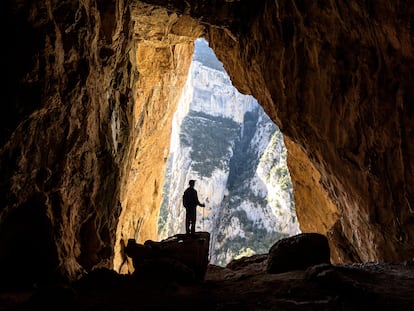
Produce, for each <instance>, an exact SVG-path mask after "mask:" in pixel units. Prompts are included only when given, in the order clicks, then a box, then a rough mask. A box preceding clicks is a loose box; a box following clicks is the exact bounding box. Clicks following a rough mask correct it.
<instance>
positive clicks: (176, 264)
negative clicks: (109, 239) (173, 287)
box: [125, 232, 210, 283]
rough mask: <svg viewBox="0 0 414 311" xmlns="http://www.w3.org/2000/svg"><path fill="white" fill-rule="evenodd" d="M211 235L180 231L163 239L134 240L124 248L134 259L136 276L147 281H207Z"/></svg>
mask: <svg viewBox="0 0 414 311" xmlns="http://www.w3.org/2000/svg"><path fill="white" fill-rule="evenodd" d="M209 243H210V234H209V233H208V232H196V233H195V235H193V236H188V235H185V234H177V235H174V236H172V237H169V238H168V239H166V240H163V241H160V242H154V241H151V240H148V241H146V242H145V243H144V244H138V243H136V242H135V240H134V239H130V240H129V241H128V245H127V246H126V248H125V252H126V254H127V256H129V257H131V258H132V261H133V265H134V269H135V271H134V275H136V276H137V277H139V278H145V279H148V280H151V279H155V280H159V279H167V280H174V281H177V282H180V283H193V282H199V281H203V280H204V276H205V273H206V270H207V265H208V251H209Z"/></svg>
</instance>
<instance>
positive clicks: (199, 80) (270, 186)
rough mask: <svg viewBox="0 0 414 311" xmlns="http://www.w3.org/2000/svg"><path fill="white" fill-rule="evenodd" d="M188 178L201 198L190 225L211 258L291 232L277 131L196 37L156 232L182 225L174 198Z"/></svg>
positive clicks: (260, 246)
mask: <svg viewBox="0 0 414 311" xmlns="http://www.w3.org/2000/svg"><path fill="white" fill-rule="evenodd" d="M190 179H194V180H196V186H195V188H196V189H197V191H198V196H199V199H200V201H201V202H204V203H205V204H206V207H205V208H201V207H198V210H197V226H196V230H197V231H208V232H209V233H210V235H211V239H210V263H212V264H216V265H221V266H225V265H226V264H227V263H228V262H230V261H231V260H232V259H234V258H239V257H242V256H251V255H253V254H261V253H267V252H268V250H269V248H270V246H271V245H273V244H274V243H275V242H276V241H277V240H279V239H281V238H284V237H287V236H291V235H294V234H297V233H299V224H298V221H297V218H296V213H295V209H294V198H293V192H292V183H291V180H290V174H289V170H288V168H287V164H286V148H285V146H284V142H283V136H282V133H281V132H280V130H279V129H278V127H277V126H276V125H275V124H274V123H273V122H272V121H271V120H270V118H269V117H268V116H267V115H266V114H265V113H264V111H263V109H262V107H261V106H260V105H259V104H258V102H257V101H256V99H255V98H253V97H252V96H248V95H243V94H241V93H239V92H238V91H237V90H236V89H235V88H234V87H233V85H232V83H231V80H230V77H229V76H228V75H227V73H226V71H225V70H224V68H223V65H222V63H221V62H220V61H219V60H218V59H217V58H216V56H215V54H214V52H213V50H212V49H211V48H210V47H209V46H208V42H207V41H206V40H204V39H202V38H200V39H197V40H196V41H195V50H194V55H193V59H192V63H191V66H190V70H189V74H188V79H187V82H186V84H185V86H184V90H183V93H182V95H181V98H180V101H179V104H178V108H177V110H176V112H175V115H174V118H173V124H172V133H171V143H170V153H169V156H168V161H167V169H166V174H165V183H164V185H163V201H162V205H161V209H160V217H159V222H158V235H159V240H162V239H165V238H167V237H169V236H172V235H175V234H177V233H184V232H185V227H184V223H185V209H184V208H183V206H182V199H181V198H182V193H183V191H184V190H185V188H186V187H187V186H188V181H189V180H190Z"/></svg>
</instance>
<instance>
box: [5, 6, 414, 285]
mask: <svg viewBox="0 0 414 311" xmlns="http://www.w3.org/2000/svg"><path fill="white" fill-rule="evenodd" d="M0 11H1V20H2V28H3V29H4V30H5V36H4V38H3V42H4V46H5V47H6V48H5V50H6V52H5V56H3V58H2V68H5V70H4V71H3V72H5V73H6V77H5V82H4V84H3V88H4V89H3V90H2V92H1V97H2V98H1V99H2V105H1V108H0V115H1V124H0V126H1V137H0V160H1V163H0V175H1V176H2V177H1V178H2V179H1V182H0V198H1V202H0V203H1V206H0V208H1V210H0V222H1V226H0V267H1V273H2V282H4V283H7V282H10V283H15V284H19V285H22V284H28V285H29V284H32V283H35V282H38V281H40V280H42V279H45V278H50V277H56V276H59V277H61V276H63V277H65V278H67V279H76V278H78V277H79V276H80V275H82V274H83V273H85V272H88V271H91V270H92V269H95V268H98V267H109V268H114V259H116V258H117V257H118V258H119V256H121V257H122V244H121V240H122V241H124V242H125V241H126V240H127V239H128V238H130V237H131V236H130V235H134V237H135V238H137V240H138V241H139V242H143V241H145V240H147V239H157V221H158V216H159V209H160V206H161V200H162V185H163V183H164V172H165V168H166V162H167V158H168V153H169V150H168V149H169V143H170V133H171V124H172V117H173V113H174V111H175V109H176V107H177V104H178V100H179V97H180V94H181V91H182V88H183V86H184V83H185V81H186V78H187V74H188V70H189V66H190V63H191V57H192V55H193V49H194V43H193V42H194V40H195V39H197V38H200V37H204V38H205V39H206V40H207V41H208V42H209V44H210V46H211V47H212V48H213V50H214V51H215V53H216V55H217V56H218V58H219V59H220V61H221V62H222V63H223V66H224V69H225V70H226V71H227V73H228V74H229V76H230V78H231V80H232V82H233V84H234V85H235V87H236V88H237V89H238V90H239V91H240V92H241V93H243V94H248V95H252V96H254V97H255V98H256V99H257V101H258V102H259V104H260V105H261V106H262V107H263V109H264V111H265V112H266V113H267V115H268V116H269V117H270V118H271V119H272V120H273V121H274V122H275V124H276V125H277V126H278V127H279V128H280V130H281V131H282V133H283V135H284V137H285V143H286V147H287V153H288V159H287V161H288V165H289V170H290V173H291V177H292V183H293V191H294V196H295V207H296V213H297V217H298V221H299V223H300V229H301V231H302V232H319V233H322V234H324V235H326V236H327V237H328V239H329V243H330V247H331V259H332V261H333V262H337V263H345V262H368V261H386V262H399V261H403V260H407V259H411V258H413V256H414V243H413V237H414V229H413V226H412V224H413V222H414V210H413V202H414V170H413V169H414V167H413V166H414V164H413V163H414V146H413V144H412V142H413V137H414V132H413V131H414V122H413V118H414V109H413V105H412V103H413V100H414V89H413V85H414V79H413V72H414V62H413V57H414V48H413V39H412V38H413V36H412V34H413V14H414V8H413V5H412V3H411V2H410V1H403V0H397V1H392V2H391V1H381V2H373V1H366V2H361V1H356V0H352V1H328V0H326V1H299V0H297V1H293V0H292V1H283V2H282V1H267V0H266V1H262V2H260V4H258V3H257V2H256V1H250V0H245V1H224V0H222V1H195V2H191V3H190V2H188V1H180V0H177V1H168V0H165V1H163V0H157V1H148V3H145V2H141V1H122V0H117V1H105V0H102V1H93V0H92V1H87V2H79V1H73V0H67V1H59V2H53V1H50V0H47V1H43V2H35V3H33V2H30V1H19V2H16V1H2V2H1V5H0ZM115 268H116V267H115ZM8 284H9V283H8Z"/></svg>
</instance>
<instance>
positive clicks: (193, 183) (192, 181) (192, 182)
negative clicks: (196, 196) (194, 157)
mask: <svg viewBox="0 0 414 311" xmlns="http://www.w3.org/2000/svg"><path fill="white" fill-rule="evenodd" d="M188 184H189V185H190V187H194V185H195V180H194V179H191V180H190V181H189V182H188Z"/></svg>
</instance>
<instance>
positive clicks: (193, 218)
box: [191, 209, 197, 235]
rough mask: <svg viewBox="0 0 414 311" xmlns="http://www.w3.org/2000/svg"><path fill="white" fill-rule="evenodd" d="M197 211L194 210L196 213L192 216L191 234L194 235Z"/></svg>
mask: <svg viewBox="0 0 414 311" xmlns="http://www.w3.org/2000/svg"><path fill="white" fill-rule="evenodd" d="M196 215H197V213H196V211H195V209H194V213H193V214H192V215H191V223H192V225H191V234H192V235H194V234H195V226H196Z"/></svg>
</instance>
